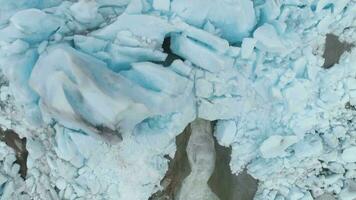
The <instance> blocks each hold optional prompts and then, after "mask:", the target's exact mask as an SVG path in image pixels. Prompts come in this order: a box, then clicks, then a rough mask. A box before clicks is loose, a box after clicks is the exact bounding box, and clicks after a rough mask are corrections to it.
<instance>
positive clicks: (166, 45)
mask: <svg viewBox="0 0 356 200" xmlns="http://www.w3.org/2000/svg"><path fill="white" fill-rule="evenodd" d="M162 49H163V52H164V53H166V54H168V56H167V58H166V60H165V61H164V62H163V63H162V65H163V66H166V67H168V66H169V65H171V64H172V62H173V61H174V60H176V59H180V60H184V59H183V58H181V57H180V56H178V55H176V54H174V53H173V52H172V50H171V37H166V38H164V40H163V44H162Z"/></svg>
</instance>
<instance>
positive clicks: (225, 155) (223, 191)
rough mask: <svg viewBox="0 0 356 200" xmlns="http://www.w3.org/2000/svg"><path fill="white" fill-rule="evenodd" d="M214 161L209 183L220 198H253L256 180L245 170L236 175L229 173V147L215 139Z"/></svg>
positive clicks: (231, 199)
mask: <svg viewBox="0 0 356 200" xmlns="http://www.w3.org/2000/svg"><path fill="white" fill-rule="evenodd" d="M214 141H215V151H216V163H215V170H214V173H213V174H212V176H211V178H210V180H209V185H210V188H211V189H212V190H213V192H214V193H215V194H216V195H217V196H218V197H219V198H220V200H237V199H238V200H253V197H254V196H255V194H256V191H257V185H258V182H257V180H255V179H254V178H253V177H252V176H251V175H249V174H248V173H247V172H246V170H245V171H243V172H241V173H240V174H239V175H238V176H236V175H235V174H232V173H231V170H230V165H229V163H230V160H231V148H227V147H224V146H221V145H220V144H219V143H218V142H217V141H216V139H215V138H214Z"/></svg>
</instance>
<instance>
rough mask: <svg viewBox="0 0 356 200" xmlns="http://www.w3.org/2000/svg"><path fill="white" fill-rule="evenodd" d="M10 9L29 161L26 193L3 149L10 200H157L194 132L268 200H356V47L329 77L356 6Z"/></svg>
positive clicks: (2, 88)
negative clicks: (334, 50) (334, 43)
mask: <svg viewBox="0 0 356 200" xmlns="http://www.w3.org/2000/svg"><path fill="white" fill-rule="evenodd" d="M0 5H1V6H0V68H1V71H2V73H3V74H4V75H5V77H6V78H5V77H1V80H5V79H6V80H8V82H9V85H7V84H5V82H4V83H3V82H2V81H0V97H1V98H0V100H1V102H0V103H1V104H0V105H1V117H0V122H1V123H0V125H1V126H2V127H4V128H9V129H10V128H11V129H14V130H16V132H18V133H19V134H20V135H21V136H22V137H26V138H27V149H28V151H29V158H28V163H27V164H28V175H27V177H26V179H25V180H22V179H21V178H20V176H19V175H18V174H16V173H15V172H16V171H18V166H17V165H16V164H12V163H13V161H14V157H13V152H11V150H9V149H8V148H7V147H5V146H4V143H2V142H0V155H1V156H2V157H1V160H0V161H1V162H0V165H1V168H0V198H1V199H31V198H32V199H46V200H48V199H115V200H116V199H130V200H131V199H132V200H141V199H142V200H146V199H148V198H149V197H150V195H151V194H153V193H154V192H156V191H157V190H159V189H160V180H161V179H162V178H163V176H164V174H165V172H166V170H167V168H168V166H167V162H168V160H167V159H165V158H164V155H169V156H170V157H173V155H174V152H175V143H174V139H175V136H177V135H178V134H179V133H181V132H182V131H183V129H184V128H185V127H186V126H187V125H188V124H189V123H190V122H192V121H193V120H194V119H196V118H202V119H205V120H210V121H214V120H217V124H216V128H215V133H214V134H215V137H216V139H217V141H218V142H219V143H220V144H221V145H224V146H226V147H231V148H232V155H231V162H230V167H231V170H232V172H233V173H236V174H238V173H239V172H241V171H242V170H243V169H245V168H246V169H247V171H248V173H250V174H251V175H252V176H253V177H254V178H256V179H258V180H259V190H258V192H257V194H256V196H255V199H256V200H259V199H263V200H274V199H276V200H283V199H286V200H289V199H291V200H297V199H300V200H309V199H313V198H316V197H317V196H320V195H322V194H323V193H333V194H334V196H335V198H337V199H342V200H346V199H347V200H348V199H350V200H352V199H354V198H356V192H355V191H356V156H355V155H356V150H355V148H356V123H355V122H356V50H355V48H353V49H351V51H350V52H345V53H344V55H342V57H341V59H340V61H339V63H337V64H335V65H334V66H333V67H331V68H330V69H324V68H322V65H323V60H324V59H323V57H322V55H323V49H324V41H325V37H326V34H328V33H333V34H335V35H337V36H339V39H340V40H342V41H345V42H349V43H352V42H355V41H356V33H355V26H356V24H355V23H356V2H355V1H353V0H319V1H318V0H276V1H259V0H255V1H250V0H204V1H203V0H195V1H191V0H171V1H169V0H79V1H62V0H16V1H12V0H0ZM165 38H166V39H170V50H171V53H172V54H175V55H176V56H177V57H179V59H176V60H174V61H173V62H172V63H169V64H168V65H167V64H166V62H165V61H166V60H168V59H167V57H169V56H170V55H168V53H167V52H166V51H164V50H163V48H162V45H163V42H164V39H165ZM345 105H348V106H346V108H345Z"/></svg>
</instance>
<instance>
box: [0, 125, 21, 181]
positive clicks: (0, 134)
mask: <svg viewBox="0 0 356 200" xmlns="http://www.w3.org/2000/svg"><path fill="white" fill-rule="evenodd" d="M0 140H1V141H3V142H5V143H6V145H7V146H9V147H11V148H12V149H13V150H14V151H15V153H16V161H15V163H17V164H19V165H20V171H19V173H20V174H21V177H22V178H23V179H25V178H26V175H27V164H26V163H27V156H28V152H27V150H26V138H22V139H21V138H20V137H19V135H18V134H17V133H15V132H14V131H13V130H10V129H8V130H3V129H1V128H0Z"/></svg>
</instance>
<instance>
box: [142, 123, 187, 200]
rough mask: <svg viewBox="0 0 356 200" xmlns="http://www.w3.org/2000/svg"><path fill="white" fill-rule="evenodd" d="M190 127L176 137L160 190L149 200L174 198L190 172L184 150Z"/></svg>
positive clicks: (169, 199) (171, 199) (172, 199)
mask: <svg viewBox="0 0 356 200" xmlns="http://www.w3.org/2000/svg"><path fill="white" fill-rule="evenodd" d="M190 134H191V132H190V127H189V126H188V127H187V128H186V129H185V130H184V131H183V133H181V134H179V135H178V136H177V137H176V145H177V151H176V153H175V155H174V158H173V159H170V158H169V157H168V156H166V157H167V159H170V161H169V166H168V171H167V173H166V175H165V177H164V178H163V179H162V181H161V185H162V186H163V188H164V189H163V190H162V191H158V192H156V193H154V194H153V195H152V196H151V197H150V198H149V200H174V197H175V196H176V195H177V192H178V190H179V188H181V185H182V182H183V180H184V179H185V178H186V177H187V176H188V175H189V174H190V171H191V170H190V166H189V161H188V156H187V152H186V148H187V144H188V140H189V137H190Z"/></svg>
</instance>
